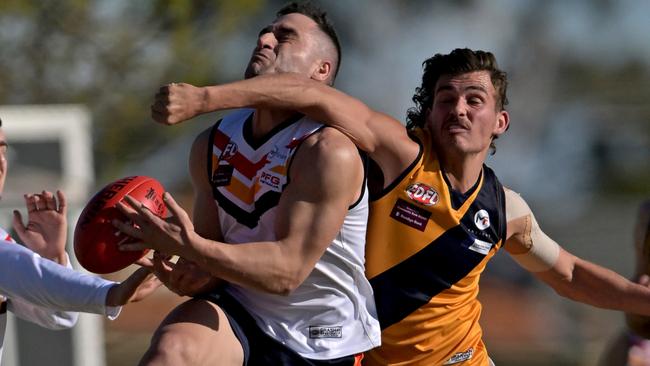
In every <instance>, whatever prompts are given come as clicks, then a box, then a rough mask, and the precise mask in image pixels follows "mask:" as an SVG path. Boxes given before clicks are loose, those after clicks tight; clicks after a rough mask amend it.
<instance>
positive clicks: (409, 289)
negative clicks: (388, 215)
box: [370, 167, 505, 329]
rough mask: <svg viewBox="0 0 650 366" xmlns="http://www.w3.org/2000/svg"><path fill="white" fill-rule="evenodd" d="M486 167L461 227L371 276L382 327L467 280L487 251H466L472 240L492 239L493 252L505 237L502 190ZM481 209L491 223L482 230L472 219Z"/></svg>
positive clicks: (451, 230) (456, 227) (397, 320)
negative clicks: (478, 189) (482, 252)
mask: <svg viewBox="0 0 650 366" xmlns="http://www.w3.org/2000/svg"><path fill="white" fill-rule="evenodd" d="M484 170H485V173H484V174H485V178H484V180H483V184H482V186H481V190H480V192H479V193H478V195H477V197H476V199H475V200H474V202H472V204H471V205H470V207H469V209H468V210H467V212H466V213H465V215H464V216H463V218H462V219H461V221H460V225H458V226H455V227H452V228H450V229H449V230H447V231H446V232H445V233H444V234H442V235H441V236H440V237H438V238H437V239H436V240H434V241H433V242H431V243H430V244H428V245H427V246H426V247H425V248H423V249H422V250H420V251H419V252H418V253H416V254H414V255H412V256H411V257H410V258H407V259H406V260H404V261H403V262H401V263H399V264H397V265H395V266H394V267H392V268H390V269H388V270H386V271H385V272H382V273H381V274H379V275H377V276H375V277H374V278H372V279H370V284H371V285H372V287H373V290H374V292H375V302H376V304H377V314H378V316H379V324H380V325H381V328H382V329H385V328H387V327H389V326H391V325H393V324H395V323H397V322H399V321H400V320H402V319H404V318H405V317H407V316H408V315H409V314H411V313H412V312H414V311H415V310H417V309H419V308H420V307H421V306H423V305H425V304H427V303H429V301H431V298H433V297H434V296H436V295H437V294H439V293H440V292H442V291H444V290H446V289H449V288H450V287H451V286H452V285H453V284H455V283H456V282H458V281H460V280H462V279H463V278H465V276H467V275H468V274H469V273H470V272H471V271H472V270H473V269H474V268H475V267H476V266H477V265H478V264H479V263H480V262H481V261H482V260H483V259H484V258H485V254H481V253H478V252H476V251H474V250H470V249H469V248H470V246H472V245H473V244H474V243H475V240H476V239H478V240H481V241H484V242H488V243H491V244H492V248H491V249H490V250H495V247H496V245H497V244H498V243H499V241H500V240H501V239H502V238H503V237H504V235H505V215H504V214H505V209H504V207H505V206H504V202H505V199H504V196H505V193H504V191H503V187H502V186H501V184H500V183H499V181H498V180H497V179H496V176H495V175H494V173H493V172H492V171H491V170H490V169H489V168H487V167H485V169H484ZM480 210H485V211H487V213H488V215H489V218H490V226H489V227H487V228H485V229H483V230H481V229H479V228H478V227H477V225H476V223H475V217H476V214H477V213H478V212H479V211H480ZM392 245H399V243H392ZM496 250H498V248H496Z"/></svg>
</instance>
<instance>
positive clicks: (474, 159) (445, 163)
mask: <svg viewBox="0 0 650 366" xmlns="http://www.w3.org/2000/svg"><path fill="white" fill-rule="evenodd" d="M484 161H485V157H484V156H483V154H469V155H464V156H456V155H455V154H447V155H446V156H445V154H442V155H440V167H441V168H442V170H443V171H444V173H445V174H446V176H447V180H448V181H449V184H450V185H451V188H453V189H454V190H456V191H458V192H462V193H465V192H467V191H469V190H470V189H471V188H472V187H474V185H475V184H476V181H477V180H478V179H479V177H480V176H481V170H482V169H483V162H484Z"/></svg>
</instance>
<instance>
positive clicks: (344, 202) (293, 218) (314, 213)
mask: <svg viewBox="0 0 650 366" xmlns="http://www.w3.org/2000/svg"><path fill="white" fill-rule="evenodd" d="M340 137H342V136H340ZM328 140H329V139H324V140H321V141H319V142H317V143H316V144H317V145H319V146H303V147H301V149H303V151H299V153H297V154H296V156H295V159H294V162H293V163H292V166H291V171H290V178H291V180H290V183H289V185H288V186H287V188H286V189H285V190H284V192H283V194H282V198H281V200H280V203H279V205H278V215H277V220H276V235H277V238H278V240H279V241H280V242H281V243H283V245H285V246H286V249H287V250H288V251H289V253H288V255H289V257H290V258H292V259H293V260H294V261H295V262H294V265H296V266H298V267H300V268H301V270H302V271H303V274H304V275H306V274H308V273H309V271H311V269H312V268H313V266H314V265H315V263H316V262H317V261H318V259H319V258H320V257H321V256H322V254H323V253H324V252H325V250H326V249H327V247H328V246H329V245H330V244H331V242H332V240H333V239H334V237H335V236H336V235H337V233H338V231H339V229H340V228H341V225H342V224H343V220H344V219H345V216H346V214H347V210H348V207H349V206H350V205H351V204H352V203H354V201H355V198H356V197H357V196H358V194H360V191H361V183H362V181H363V170H362V169H363V167H362V164H361V159H360V157H359V155H358V152H357V151H356V149H355V148H354V147H353V146H352V144H351V143H350V141H349V140H347V139H345V141H341V140H340V139H339V140H337V139H334V141H328ZM306 143H308V142H307V141H306ZM346 143H347V145H346ZM342 145H343V146H342Z"/></svg>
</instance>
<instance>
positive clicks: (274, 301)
mask: <svg viewBox="0 0 650 366" xmlns="http://www.w3.org/2000/svg"><path fill="white" fill-rule="evenodd" d="M252 115H253V110H251V109H242V110H238V111H236V112H234V113H233V114H230V115H228V116H226V117H225V118H223V120H222V121H221V122H218V123H217V124H216V125H215V127H214V128H213V129H212V134H211V141H212V144H211V154H210V159H209V165H210V166H209V172H210V176H211V184H212V187H213V193H214V197H215V200H216V201H217V205H218V206H219V221H220V225H221V231H222V233H223V236H224V239H225V241H226V242H227V243H233V244H236V243H246V242H256V241H274V240H276V236H275V230H274V228H275V216H276V212H275V211H276V209H277V207H276V206H277V204H278V201H279V199H280V194H281V193H282V190H283V189H284V187H285V186H286V185H287V184H291V183H290V182H289V181H288V170H289V164H290V162H291V158H292V155H293V154H294V153H295V151H296V149H297V147H298V146H299V145H300V142H301V141H303V140H304V139H305V138H307V137H308V136H310V135H311V134H313V133H315V132H316V131H318V130H319V129H321V128H322V125H321V124H320V123H317V122H314V121H312V120H309V119H307V118H306V117H302V118H300V117H296V118H294V119H292V120H288V121H286V122H284V123H282V124H281V125H279V126H277V127H276V128H275V129H273V130H272V131H271V132H270V133H269V134H268V135H267V138H266V139H265V140H263V141H262V142H261V143H260V144H259V145H258V146H251V144H249V143H248V142H247V139H246V136H247V133H250V131H251V130H250V128H251V123H252ZM249 140H250V139H249ZM364 185H365V182H364ZM367 221H368V199H367V189H366V188H365V186H364V189H363V197H362V198H361V199H359V201H358V202H357V203H355V204H354V205H353V206H351V207H350V208H349V210H348V214H347V216H346V217H345V221H344V222H343V226H342V227H341V229H340V231H339V233H338V235H337V236H336V238H335V239H334V241H333V242H332V244H331V245H330V246H329V247H328V248H327V250H326V251H325V253H324V254H323V256H322V257H321V259H320V260H319V261H318V262H317V263H316V266H315V268H314V270H313V271H312V272H311V274H310V275H309V276H308V277H307V279H305V281H304V282H303V283H302V284H301V285H300V286H299V287H298V288H297V289H295V290H294V291H293V292H292V293H291V294H290V295H288V296H281V295H274V294H269V293H265V292H262V291H257V290H252V289H248V288H243V287H240V286H237V285H229V287H228V288H227V290H228V292H229V293H230V294H231V295H232V296H233V297H235V298H236V299H237V300H238V301H239V302H240V303H241V304H242V305H243V306H244V307H245V308H246V309H247V310H248V312H249V313H251V315H252V316H253V317H254V318H255V320H256V321H257V324H258V326H259V327H260V328H261V329H262V330H263V331H265V332H266V333H267V334H269V335H270V336H272V337H274V338H275V339H277V340H279V341H280V342H282V343H283V344H285V345H286V346H287V347H289V348H291V349H292V350H294V351H296V352H298V353H299V354H300V355H301V356H303V357H306V358H311V359H332V358H339V357H343V356H347V355H351V354H356V353H360V352H363V351H366V350H368V349H371V348H374V347H376V346H378V345H379V343H380V335H379V323H378V321H377V316H376V310H375V304H374V299H373V294H372V288H371V287H370V285H369V283H368V281H367V279H366V277H365V275H364V251H365V236H366V225H367Z"/></svg>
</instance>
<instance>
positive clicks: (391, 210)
mask: <svg viewBox="0 0 650 366" xmlns="http://www.w3.org/2000/svg"><path fill="white" fill-rule="evenodd" d="M413 138H414V140H416V141H418V142H419V144H420V154H419V156H418V158H417V159H416V160H415V161H414V162H413V164H412V165H411V166H410V167H409V168H408V169H407V170H406V171H405V172H404V173H403V174H402V175H401V176H400V177H399V178H398V179H396V180H395V181H394V182H393V183H392V184H391V185H389V186H388V187H386V189H384V190H383V192H381V194H380V195H379V196H378V197H375V199H374V200H373V201H372V202H371V206H370V207H371V208H370V218H369V223H368V236H367V248H366V274H367V277H368V278H369V280H370V283H371V285H372V287H373V290H374V294H375V301H376V303H377V313H378V316H379V322H380V325H381V327H382V345H381V347H379V348H377V349H375V350H372V351H371V352H369V354H368V355H367V359H366V362H365V364H366V365H393V364H394V365H398V364H399V365H454V364H459V365H481V366H483V365H487V359H488V358H487V353H486V351H485V346H484V344H483V342H482V341H481V335H482V332H481V328H480V326H479V324H478V320H479V317H480V313H481V305H480V303H479V302H478V300H477V298H476V297H477V294H478V281H479V277H480V275H481V273H482V272H483V270H484V268H485V265H486V263H487V261H488V260H489V259H490V258H491V257H492V256H493V255H494V254H495V253H496V251H497V250H498V249H499V248H500V247H501V245H502V242H503V240H504V238H505V236H506V219H505V193H504V190H503V186H502V185H501V184H500V183H499V181H498V180H497V178H496V176H495V174H494V172H493V171H492V170H491V169H490V168H488V167H487V166H484V167H483V170H482V173H481V176H480V178H479V180H478V181H477V183H476V185H475V186H474V187H473V188H472V189H470V190H469V191H468V192H466V193H464V194H460V193H458V192H454V191H452V190H451V188H450V185H449V183H448V181H447V180H446V177H445V175H444V173H443V171H442V169H441V168H440V164H439V161H438V158H437V156H436V154H435V151H434V150H433V149H432V146H431V140H432V139H431V136H429V135H428V131H426V130H422V129H418V130H415V131H414V133H413Z"/></svg>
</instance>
